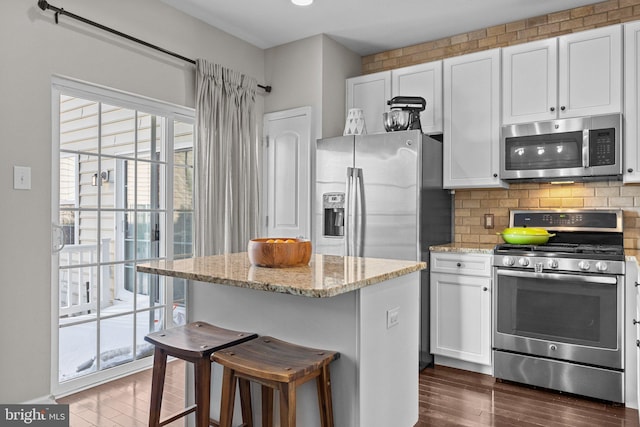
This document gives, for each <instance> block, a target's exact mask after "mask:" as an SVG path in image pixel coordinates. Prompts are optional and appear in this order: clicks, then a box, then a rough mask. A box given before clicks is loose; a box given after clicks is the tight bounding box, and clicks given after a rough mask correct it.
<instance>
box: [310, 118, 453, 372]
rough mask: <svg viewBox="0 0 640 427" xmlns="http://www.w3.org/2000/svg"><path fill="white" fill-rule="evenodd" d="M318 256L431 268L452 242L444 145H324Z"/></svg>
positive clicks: (341, 141)
mask: <svg viewBox="0 0 640 427" xmlns="http://www.w3.org/2000/svg"><path fill="white" fill-rule="evenodd" d="M314 169H315V170H314V173H315V187H314V195H313V201H314V203H313V205H314V206H313V221H312V226H313V245H314V251H315V252H317V253H320V254H329V255H352V256H362V257H373V258H391V259H406V260H424V261H427V262H428V261H429V246H432V245H439V244H443V243H448V242H451V238H452V197H451V194H450V192H449V191H447V190H443V189H442V142H441V141H438V140H436V139H434V138H431V137H429V136H426V135H423V134H422V133H421V132H420V131H419V130H412V131H402V132H389V133H381V134H372V135H349V136H340V137H335V138H326V139H320V140H318V141H317V145H316V161H315V168H314ZM420 288H421V289H420V291H421V292H420V293H421V303H420V309H421V313H420V318H421V321H420V323H421V324H420V369H422V368H423V367H425V366H427V365H429V364H431V363H432V361H433V356H432V355H431V352H430V351H429V271H428V270H423V271H422V272H421V284H420Z"/></svg>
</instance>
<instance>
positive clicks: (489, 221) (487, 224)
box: [484, 214, 494, 228]
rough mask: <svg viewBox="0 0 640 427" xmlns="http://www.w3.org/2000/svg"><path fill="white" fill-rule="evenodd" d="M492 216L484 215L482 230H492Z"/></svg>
mask: <svg viewBox="0 0 640 427" xmlns="http://www.w3.org/2000/svg"><path fill="white" fill-rule="evenodd" d="M493 227H494V223H493V214H484V228H493Z"/></svg>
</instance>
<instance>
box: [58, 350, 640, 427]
mask: <svg viewBox="0 0 640 427" xmlns="http://www.w3.org/2000/svg"><path fill="white" fill-rule="evenodd" d="M150 390H151V371H150V370H147V371H143V372H140V373H137V374H134V375H131V376H129V377H126V378H122V379H119V380H116V381H112V382H110V383H108V384H104V385H101V386H98V387H94V388H92V389H89V390H85V391H82V392H80V393H76V394H74V395H71V396H67V397H65V398H62V399H59V400H58V402H59V403H68V404H69V412H70V418H71V423H70V425H71V427H87V426H99V427H103V426H105V427H106V426H108V427H119V426H122V427H134V426H141V427H142V426H146V425H147V420H148V414H149V391H150ZM419 399H420V418H419V421H418V424H417V425H416V427H427V426H429V427H438V426H474V427H477V426H518V427H520V426H522V427H529V426H545V427H575V426H590V427H591V426H593V427H601V426H602V427H607V426H638V425H639V424H638V411H636V410H635V409H628V408H625V407H624V406H618V405H612V404H608V403H605V402H601V401H596V400H592V399H584V398H581V397H577V396H573V395H567V394H561V393H557V392H553V391H548V390H540V389H533V388H529V387H524V386H521V385H517V384H511V383H507V382H496V381H495V379H494V378H493V377H491V376H488V375H482V374H477V373H473V372H468V371H461V370H458V369H452V368H447V367H443V366H436V367H435V368H427V369H424V370H423V371H422V372H420V396H419ZM183 404H184V362H182V361H179V360H178V361H174V362H171V363H169V366H168V368H167V380H166V385H165V396H164V400H163V411H165V410H166V411H167V413H168V412H173V411H176V410H179V409H180V408H181V407H182V406H183ZM169 425H170V426H172V427H177V426H183V425H184V423H183V422H182V421H176V422H174V423H171V424H169ZM258 425H259V423H258ZM301 427H304V426H301ZM336 427H349V426H336ZM366 427H395V426H366Z"/></svg>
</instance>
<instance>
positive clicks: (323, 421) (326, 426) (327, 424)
mask: <svg viewBox="0 0 640 427" xmlns="http://www.w3.org/2000/svg"><path fill="white" fill-rule="evenodd" d="M316 381H317V384H318V404H319V406H320V425H321V426H322V427H333V403H332V400H331V375H330V372H329V365H325V366H324V367H322V370H321V372H320V375H319V376H318V377H317V379H316Z"/></svg>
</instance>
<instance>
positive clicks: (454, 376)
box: [417, 366, 638, 427]
mask: <svg viewBox="0 0 640 427" xmlns="http://www.w3.org/2000/svg"><path fill="white" fill-rule="evenodd" d="M426 426H519V427H527V426H545V427H561V426H562V427H565V426H566V427H573V426H594V427H595V426H598V427H600V426H602V427H604V426H638V411H637V410H635V409H628V408H625V407H624V406H620V405H613V404H610V403H605V402H602V401H597V400H592V399H586V398H581V397H578V396H574V395H569V394H562V393H558V392H555V391H550V390H543V389H534V388H531V387H526V386H522V385H518V384H513V383H508V382H499V381H496V380H495V379H494V378H493V377H491V376H489V375H482V374H477V373H474V372H468V371H462V370H458V369H453V368H447V367H444V366H436V367H435V368H433V367H431V368H426V369H424V370H423V371H422V372H421V373H420V418H419V422H418V424H417V427H426Z"/></svg>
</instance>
